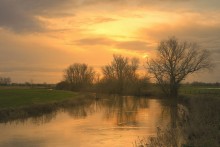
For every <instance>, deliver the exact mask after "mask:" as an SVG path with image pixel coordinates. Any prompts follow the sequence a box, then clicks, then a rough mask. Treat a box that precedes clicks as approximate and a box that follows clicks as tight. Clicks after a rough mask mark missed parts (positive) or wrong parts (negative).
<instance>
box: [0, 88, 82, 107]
mask: <svg viewBox="0 0 220 147" xmlns="http://www.w3.org/2000/svg"><path fill="white" fill-rule="evenodd" d="M78 96H79V94H78V93H76V92H71V91H61V90H48V89H30V88H29V89H28V88H1V87H0V109H3V108H17V107H22V106H31V105H34V104H45V103H53V102H58V101H64V100H68V99H73V98H76V97H78Z"/></svg>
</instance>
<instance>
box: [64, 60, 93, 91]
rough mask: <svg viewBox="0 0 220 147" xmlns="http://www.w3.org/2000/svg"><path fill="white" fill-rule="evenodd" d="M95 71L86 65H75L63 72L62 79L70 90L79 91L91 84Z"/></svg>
mask: <svg viewBox="0 0 220 147" xmlns="http://www.w3.org/2000/svg"><path fill="white" fill-rule="evenodd" d="M94 77H95V71H94V70H93V68H92V67H89V66H88V65H86V64H81V63H75V64H72V65H70V66H69V67H68V68H67V69H66V70H65V71H64V79H65V81H66V82H67V83H69V84H70V85H71V89H72V90H81V89H82V88H86V87H87V86H89V85H91V84H92V83H93V80H94Z"/></svg>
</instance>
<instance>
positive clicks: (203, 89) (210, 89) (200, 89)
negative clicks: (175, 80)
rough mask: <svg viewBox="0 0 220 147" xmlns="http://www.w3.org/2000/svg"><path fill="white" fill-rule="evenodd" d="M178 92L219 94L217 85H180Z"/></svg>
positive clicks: (219, 89)
mask: <svg viewBox="0 0 220 147" xmlns="http://www.w3.org/2000/svg"><path fill="white" fill-rule="evenodd" d="M179 92H180V94H182V95H185V94H186V95H188V94H190V95H201V94H202V95H214V96H220V87H219V86H193V85H182V86H181V88H180V91H179Z"/></svg>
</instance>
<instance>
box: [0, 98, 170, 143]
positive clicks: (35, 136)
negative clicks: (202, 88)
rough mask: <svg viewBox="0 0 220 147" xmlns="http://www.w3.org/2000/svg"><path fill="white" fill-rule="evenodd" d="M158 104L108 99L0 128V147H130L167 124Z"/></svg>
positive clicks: (167, 116) (147, 101) (154, 100)
mask: <svg viewBox="0 0 220 147" xmlns="http://www.w3.org/2000/svg"><path fill="white" fill-rule="evenodd" d="M160 101H161V100H157V99H146V98H136V97H118V96H112V97H110V98H109V97H108V98H102V99H99V100H94V101H93V102H91V103H86V104H83V105H79V106H76V107H71V108H70V107H69V108H65V109H63V110H60V111H57V112H53V113H50V114H46V115H43V116H41V117H36V118H29V119H28V120H23V121H21V120H17V121H14V122H9V123H6V124H0V130H1V134H0V146H4V147H13V146H16V147H18V146H41V147H51V146H53V147H60V146H65V147H73V146H74V147H80V146H81V147H85V146H88V147H103V146H105V147H108V146H111V147H113V146H114V147H115V146H116V147H124V146H128V147H129V146H133V143H134V142H135V140H137V138H138V137H140V138H142V137H145V138H147V137H149V136H153V135H155V133H156V128H157V127H158V126H161V125H165V124H167V123H168V119H169V115H164V113H163V111H164V110H163V106H162V105H161V104H162V103H161V102H160ZM162 114H163V115H162Z"/></svg>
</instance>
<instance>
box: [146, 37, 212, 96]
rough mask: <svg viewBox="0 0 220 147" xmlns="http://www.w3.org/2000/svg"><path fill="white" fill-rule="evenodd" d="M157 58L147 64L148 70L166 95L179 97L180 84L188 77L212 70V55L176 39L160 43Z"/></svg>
mask: <svg viewBox="0 0 220 147" xmlns="http://www.w3.org/2000/svg"><path fill="white" fill-rule="evenodd" d="M156 55H157V58H156V59H152V60H150V61H148V62H147V67H146V68H147V70H148V71H149V73H151V74H153V76H154V77H155V78H156V80H157V82H158V84H159V86H160V87H161V89H162V90H163V92H164V93H165V94H167V95H168V96H171V97H177V95H178V89H179V87H180V82H181V81H182V80H184V79H185V78H186V76H187V75H189V74H192V73H194V72H196V71H200V70H202V69H210V68H211V67H212V63H211V60H210V53H209V52H208V51H207V50H201V49H200V48H199V46H198V45H197V44H195V43H191V42H186V41H185V42H181V41H179V40H178V39H176V38H175V37H171V38H169V39H167V40H163V41H161V42H160V44H159V46H158V48H157V54H156Z"/></svg>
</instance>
